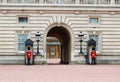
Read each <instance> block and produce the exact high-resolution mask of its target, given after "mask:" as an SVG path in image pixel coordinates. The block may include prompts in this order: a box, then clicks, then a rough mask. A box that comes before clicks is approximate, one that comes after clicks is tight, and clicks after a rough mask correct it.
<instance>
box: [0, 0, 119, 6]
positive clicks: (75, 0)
mask: <svg viewBox="0 0 120 82" xmlns="http://www.w3.org/2000/svg"><path fill="white" fill-rule="evenodd" d="M0 3H7V4H8V3H25V4H26V3H31V4H32V3H33V4H99V5H100V4H101V5H102V4H105V5H111V4H112V5H114V4H116V5H119V4H120V0H0Z"/></svg>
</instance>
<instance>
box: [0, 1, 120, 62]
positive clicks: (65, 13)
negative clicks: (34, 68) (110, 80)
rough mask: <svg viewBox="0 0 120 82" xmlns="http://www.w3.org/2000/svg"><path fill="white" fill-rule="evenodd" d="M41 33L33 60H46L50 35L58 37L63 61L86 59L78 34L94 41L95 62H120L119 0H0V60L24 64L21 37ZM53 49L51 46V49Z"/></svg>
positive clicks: (84, 46)
mask: <svg viewBox="0 0 120 82" xmlns="http://www.w3.org/2000/svg"><path fill="white" fill-rule="evenodd" d="M37 31H39V32H40V33H41V36H40V43H39V47H40V49H39V51H40V55H42V56H39V55H37V56H36V58H35V63H36V64H44V63H47V60H46V58H47V54H48V53H47V44H48V43H49V42H48V38H49V37H56V38H57V39H59V43H57V44H59V45H60V47H61V48H60V55H61V57H60V59H61V61H62V62H63V63H69V64H76V63H80V64H82V63H85V58H84V56H83V55H80V56H76V55H79V51H80V42H79V37H78V34H79V32H80V31H81V32H82V33H83V34H84V39H83V44H82V48H83V52H84V54H86V53H87V41H88V40H89V39H90V38H93V39H94V40H95V41H96V52H97V63H99V64H120V0H0V64H24V54H25V51H24V41H25V40H26V39H31V40H32V41H33V42H34V48H33V49H34V50H33V51H34V55H35V53H36V50H37V43H36V39H35V33H36V32H37ZM53 51H54V50H53Z"/></svg>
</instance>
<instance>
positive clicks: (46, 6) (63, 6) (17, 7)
mask: <svg viewBox="0 0 120 82" xmlns="http://www.w3.org/2000/svg"><path fill="white" fill-rule="evenodd" d="M0 9H1V10H103V11H107V10H111V11H120V5H85V4H0Z"/></svg>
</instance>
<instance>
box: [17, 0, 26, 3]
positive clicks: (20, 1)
mask: <svg viewBox="0 0 120 82" xmlns="http://www.w3.org/2000/svg"><path fill="white" fill-rule="evenodd" d="M18 3H28V0H18Z"/></svg>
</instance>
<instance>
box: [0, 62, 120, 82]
mask: <svg viewBox="0 0 120 82" xmlns="http://www.w3.org/2000/svg"><path fill="white" fill-rule="evenodd" d="M49 62H50V63H52V61H50V60H49ZM54 63H55V62H54ZM54 63H53V64H54ZM0 82H120V65H52V64H50V65H31V66H28V65H26V66H25V65H0Z"/></svg>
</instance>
